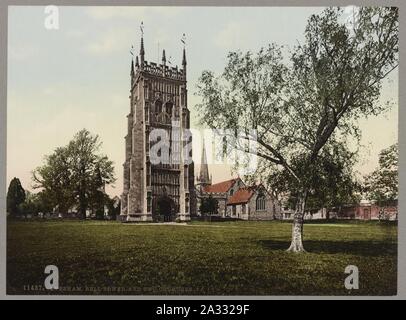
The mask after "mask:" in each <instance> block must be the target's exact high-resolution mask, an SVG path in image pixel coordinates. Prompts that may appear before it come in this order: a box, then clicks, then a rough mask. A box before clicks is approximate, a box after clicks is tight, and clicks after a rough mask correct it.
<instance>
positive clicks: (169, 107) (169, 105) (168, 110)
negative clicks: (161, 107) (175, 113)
mask: <svg viewBox="0 0 406 320" xmlns="http://www.w3.org/2000/svg"><path fill="white" fill-rule="evenodd" d="M172 108H173V103H172V102H167V103H166V104H165V111H166V113H167V114H169V115H172Z"/></svg>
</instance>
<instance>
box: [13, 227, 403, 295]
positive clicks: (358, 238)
mask: <svg viewBox="0 0 406 320" xmlns="http://www.w3.org/2000/svg"><path fill="white" fill-rule="evenodd" d="M290 232H291V225H290V223H287V222H279V221H272V222H248V221H244V222H242V221H241V222H240V221H238V222H217V223H208V222H206V223H204V222H192V223H190V224H189V225H187V226H181V225H145V224H144V225H134V224H121V223H118V222H96V221H43V222H42V221H11V220H10V221H9V222H8V234H7V239H8V242H7V255H8V258H7V290H8V294H49V293H50V292H49V291H42V290H41V287H40V286H41V285H43V283H44V279H45V275H44V270H45V266H47V265H56V266H58V268H59V273H60V275H59V277H60V291H59V292H53V293H54V294H55V293H56V294H145V295H152V294H153V295H182V294H185V295H208V294H210V295H395V294H396V287H397V225H395V224H393V223H379V222H355V221H338V222H328V223H326V222H312V223H308V224H306V225H305V228H304V232H305V248H306V249H307V250H308V252H309V253H306V254H292V253H287V252H285V250H286V249H287V248H288V247H289V243H290ZM348 265H356V266H358V268H359V274H360V288H359V290H355V291H354V290H353V291H348V290H346V289H345V288H344V279H345V278H346V276H347V275H346V274H344V270H345V268H346V266H348ZM108 290H113V291H108Z"/></svg>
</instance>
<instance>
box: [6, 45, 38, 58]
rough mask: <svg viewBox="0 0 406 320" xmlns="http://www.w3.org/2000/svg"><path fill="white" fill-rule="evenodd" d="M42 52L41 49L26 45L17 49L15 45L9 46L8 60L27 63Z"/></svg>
mask: <svg viewBox="0 0 406 320" xmlns="http://www.w3.org/2000/svg"><path fill="white" fill-rule="evenodd" d="M39 52H40V50H39V47H36V46H31V45H25V46H18V47H15V46H13V45H9V46H8V58H9V59H12V60H16V61H26V60H28V59H30V58H32V57H34V56H36V55H38V54H39Z"/></svg>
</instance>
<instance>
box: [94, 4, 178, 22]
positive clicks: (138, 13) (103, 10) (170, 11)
mask: <svg viewBox="0 0 406 320" xmlns="http://www.w3.org/2000/svg"><path fill="white" fill-rule="evenodd" d="M182 10H183V8H180V7H92V8H88V9H87V14H88V15H89V16H90V17H91V18H93V19H95V20H108V19H116V18H119V19H140V20H143V19H146V18H147V16H148V15H149V16H150V15H156V16H160V17H163V18H171V17H175V16H178V15H179V14H180V13H181V12H182Z"/></svg>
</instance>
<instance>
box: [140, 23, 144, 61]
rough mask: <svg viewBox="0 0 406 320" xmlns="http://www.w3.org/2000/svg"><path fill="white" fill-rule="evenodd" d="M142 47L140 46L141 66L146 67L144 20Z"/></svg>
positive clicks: (142, 24) (142, 25)
mask: <svg viewBox="0 0 406 320" xmlns="http://www.w3.org/2000/svg"><path fill="white" fill-rule="evenodd" d="M140 28H141V47H140V58H141V68H143V67H144V62H145V50H144V22H141V27H140Z"/></svg>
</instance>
